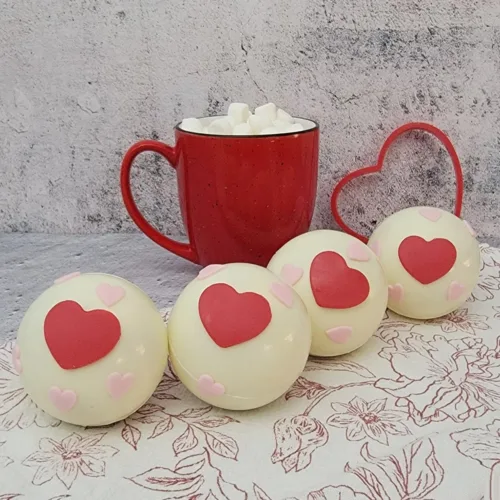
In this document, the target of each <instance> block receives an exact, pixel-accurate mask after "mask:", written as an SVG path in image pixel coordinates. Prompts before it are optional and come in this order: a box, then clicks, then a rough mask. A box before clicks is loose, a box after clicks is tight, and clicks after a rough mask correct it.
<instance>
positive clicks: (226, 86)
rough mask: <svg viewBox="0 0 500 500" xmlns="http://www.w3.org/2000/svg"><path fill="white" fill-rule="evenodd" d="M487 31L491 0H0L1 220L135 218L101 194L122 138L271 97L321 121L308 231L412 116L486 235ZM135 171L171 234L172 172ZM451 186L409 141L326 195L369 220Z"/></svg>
mask: <svg viewBox="0 0 500 500" xmlns="http://www.w3.org/2000/svg"><path fill="white" fill-rule="evenodd" d="M499 42H500V2H499V1H498V0H484V1H480V0H439V1H437V0H357V1H356V0H274V1H268V0H214V1H211V2H208V1H199V0H163V1H160V0H57V1H56V0H45V1H43V2H42V1H39V0H22V1H18V0H17V1H14V0H0V170H1V178H0V231H32V232H33V231H41V232H74V233H91V232H95V233H98V232H108V231H130V230H134V229H135V226H134V225H133V224H132V223H131V221H130V220H129V218H128V216H127V213H126V212H125V210H124V208H123V206H122V202H121V197H120V194H119V189H118V171H119V165H120V159H121V156H122V154H123V152H124V151H125V150H126V148H127V147H128V145H130V144H131V143H133V142H134V141H136V140H138V139H140V138H152V137H153V138H160V139H163V140H166V141H170V140H171V139H172V135H173V134H172V126H173V125H174V124H175V123H176V122H177V121H178V120H180V119H181V118H182V117H185V116H192V115H197V116H203V115H207V114H213V113H216V112H219V111H224V110H225V108H226V105H227V103H229V102H231V101H233V100H236V101H244V102H248V103H249V104H251V105H259V104H262V103H264V102H267V101H269V100H271V101H274V102H276V103H277V104H279V105H280V106H282V107H283V108H285V109H287V110H288V111H290V112H292V113H293V114H296V115H299V116H307V117H311V118H315V119H317V120H318V121H319V122H320V123H321V126H322V140H321V176H320V179H321V180H320V187H319V193H318V202H317V210H316V214H315V218H314V226H315V227H333V223H332V219H331V215H330V211H329V196H330V193H331V189H332V186H333V184H334V183H335V181H336V180H338V179H339V178H340V176H341V175H342V174H344V173H345V172H347V171H348V170H350V169H353V168H360V167H362V166H364V165H367V164H369V163H370V162H372V161H374V159H375V158H376V154H377V151H378V148H379V147H380V145H381V143H382V141H383V140H384V138H385V137H386V135H387V134H388V133H389V132H390V131H391V130H392V129H393V128H394V127H396V126H398V125H400V124H402V123H404V122H406V121H410V120H425V121H431V122H433V123H434V124H436V125H437V126H439V127H441V128H443V129H444V130H445V131H447V132H448V134H449V135H450V136H451V138H452V139H453V141H454V143H455V144H456V147H457V150H458V152H459V155H460V157H461V159H462V162H463V167H464V173H465V180H466V196H465V213H464V215H465V217H466V218H467V219H468V220H470V221H471V223H472V224H473V225H474V226H475V227H476V229H477V230H478V232H479V233H480V236H482V237H483V238H487V239H491V238H493V237H495V236H496V235H497V234H498V232H499V231H498V229H499V223H498V220H499V219H498V216H499V213H500V208H499V206H498V205H499V204H498V201H499V197H498V195H497V189H498V186H499V183H500V168H499V163H500V151H499V148H500V135H499V125H500V99H499V98H500V44H499ZM138 167H139V168H138V169H137V173H136V175H135V181H134V185H135V191H136V192H137V193H138V197H139V200H140V205H141V207H142V208H143V209H144V210H145V211H146V213H147V214H148V216H149V217H150V219H151V220H152V221H153V222H154V223H155V224H156V225H157V226H159V227H160V228H161V229H162V230H164V231H167V232H169V233H172V234H175V235H177V234H179V233H180V232H182V226H181V223H180V219H179V213H178V209H177V202H176V192H175V182H174V173H173V172H172V170H171V169H170V168H169V167H168V166H167V165H166V164H164V163H163V162H160V161H159V160H158V159H154V158H152V157H148V156H146V157H144V158H142V159H141V161H139V162H138ZM453 189H454V188H453V185H452V176H451V167H450V164H449V161H448V160H447V158H446V154H443V152H442V151H440V149H439V147H438V146H437V144H436V143H435V141H433V140H431V139H429V138H428V137H420V136H416V137H413V138H410V140H408V141H401V142H400V143H398V144H396V145H395V147H394V149H393V151H391V155H390V158H389V159H388V163H387V165H386V169H385V171H384V175H380V176H379V177H378V178H372V179H363V180H361V181H359V182H358V183H357V186H353V188H352V189H348V190H347V191H346V194H345V196H344V198H343V203H344V206H345V207H346V215H347V217H348V220H349V221H350V222H351V223H352V224H353V225H354V226H356V227H357V228H358V229H364V230H365V231H368V230H369V228H370V227H372V226H373V224H375V223H376V221H379V220H380V219H381V218H382V217H383V216H384V215H388V214H389V213H391V212H392V211H394V210H396V209H398V208H402V207H404V206H409V205H414V204H424V203H429V204H436V205H438V206H441V207H443V208H448V207H451V206H452V203H453Z"/></svg>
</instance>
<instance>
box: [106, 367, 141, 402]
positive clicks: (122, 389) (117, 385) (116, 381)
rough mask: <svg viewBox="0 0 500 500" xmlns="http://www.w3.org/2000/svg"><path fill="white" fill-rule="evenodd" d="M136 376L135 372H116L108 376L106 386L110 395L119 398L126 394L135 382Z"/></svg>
mask: <svg viewBox="0 0 500 500" xmlns="http://www.w3.org/2000/svg"><path fill="white" fill-rule="evenodd" d="M134 381H135V376H134V374H133V373H123V374H122V373H118V372H114V373H111V374H110V375H109V376H108V380H107V381H106V386H107V388H108V392H109V395H110V396H111V397H112V398H113V399H119V398H121V397H122V396H123V395H124V394H126V393H127V392H128V391H129V390H130V388H131V387H132V385H133V384H134Z"/></svg>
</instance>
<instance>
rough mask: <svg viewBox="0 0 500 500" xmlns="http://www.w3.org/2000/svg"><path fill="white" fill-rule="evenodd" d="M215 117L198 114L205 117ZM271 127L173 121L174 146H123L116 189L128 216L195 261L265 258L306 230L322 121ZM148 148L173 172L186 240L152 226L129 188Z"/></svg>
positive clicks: (262, 261)
mask: <svg viewBox="0 0 500 500" xmlns="http://www.w3.org/2000/svg"><path fill="white" fill-rule="evenodd" d="M217 118H218V117H210V118H202V119H201V121H202V123H203V124H204V125H208V123H210V121H211V120H215V119H217ZM295 121H296V123H300V124H301V125H303V127H304V130H302V131H300V132H291V133H286V134H275V135H252V136H235V135H227V136H224V135H210V134H206V133H204V134H202V133H194V132H187V131H185V130H182V129H181V128H180V125H177V127H176V128H175V139H176V143H175V146H173V147H172V146H169V145H167V144H164V143H162V142H159V141H152V140H145V141H140V142H138V143H136V144H134V145H133V146H132V147H131V148H130V149H129V150H128V151H127V153H126V154H125V157H124V158H123V162H122V167H121V189H122V195H123V200H124V203H125V207H126V208H127V210H128V213H129V214H130V217H131V218H132V219H133V221H134V222H135V223H136V224H137V226H138V227H139V229H141V231H143V232H144V233H145V234H146V235H147V236H148V237H149V238H151V239H152V240H153V241H154V242H156V243H157V244H159V245H160V246H162V247H163V248H166V249H167V250H169V251H170V252H172V253H174V254H176V255H179V256H180V257H183V258H184V259H187V260H189V261H191V262H194V263H196V264H201V265H203V266H206V265H208V264H225V263H230V262H248V263H252V264H259V265H263V266H265V265H267V263H268V262H269V260H270V259H271V257H272V256H273V254H274V253H275V252H276V251H277V250H278V249H279V248H280V247H281V246H283V245H284V244H285V243H286V242H287V241H289V240H291V239H292V238H294V237H295V236H298V235H299V234H302V233H305V232H307V231H308V229H309V226H310V224H311V219H312V215H313V211H314V205H315V201H316V185H317V177H318V149H319V126H318V124H317V123H315V122H314V121H312V120H305V119H300V118H296V119H295ZM146 151H150V152H154V153H158V154H160V155H161V156H163V157H164V158H165V159H166V160H167V161H168V162H169V163H170V165H171V166H172V167H173V168H174V169H175V170H176V172H177V183H178V192H179V202H180V209H181V214H182V219H183V222H184V226H185V228H186V232H187V235H188V239H189V241H188V242H187V243H181V242H178V241H175V240H173V239H171V238H169V237H168V236H165V235H163V234H161V233H160V232H159V231H157V230H156V229H155V228H154V227H153V226H151V224H150V223H149V222H147V220H146V219H145V218H144V216H143V215H142V214H141V212H140V211H139V209H138V208H137V205H136V203H135V201H134V198H133V195H132V189H131V186H130V171H131V168H132V164H133V161H134V159H135V158H136V157H137V156H138V155H139V154H141V153H143V152H146Z"/></svg>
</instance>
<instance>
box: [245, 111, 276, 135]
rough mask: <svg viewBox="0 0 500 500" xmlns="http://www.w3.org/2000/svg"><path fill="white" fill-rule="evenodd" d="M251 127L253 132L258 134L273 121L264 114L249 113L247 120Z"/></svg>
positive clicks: (270, 125) (271, 124)
mask: <svg viewBox="0 0 500 500" xmlns="http://www.w3.org/2000/svg"><path fill="white" fill-rule="evenodd" d="M247 123H248V124H249V125H250V127H252V130H253V133H254V134H260V132H261V131H262V130H264V129H265V128H267V127H272V126H273V122H272V121H271V120H270V119H269V118H268V117H264V116H256V115H250V116H249V118H248V122H247Z"/></svg>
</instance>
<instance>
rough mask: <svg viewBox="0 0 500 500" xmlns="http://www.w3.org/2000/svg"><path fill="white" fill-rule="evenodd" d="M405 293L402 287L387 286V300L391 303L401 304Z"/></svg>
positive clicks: (399, 285)
mask: <svg viewBox="0 0 500 500" xmlns="http://www.w3.org/2000/svg"><path fill="white" fill-rule="evenodd" d="M404 294H405V291H404V288H403V285H401V284H400V283H396V284H395V285H389V299H390V300H392V301H393V302H401V301H402V300H403V297H404Z"/></svg>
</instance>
